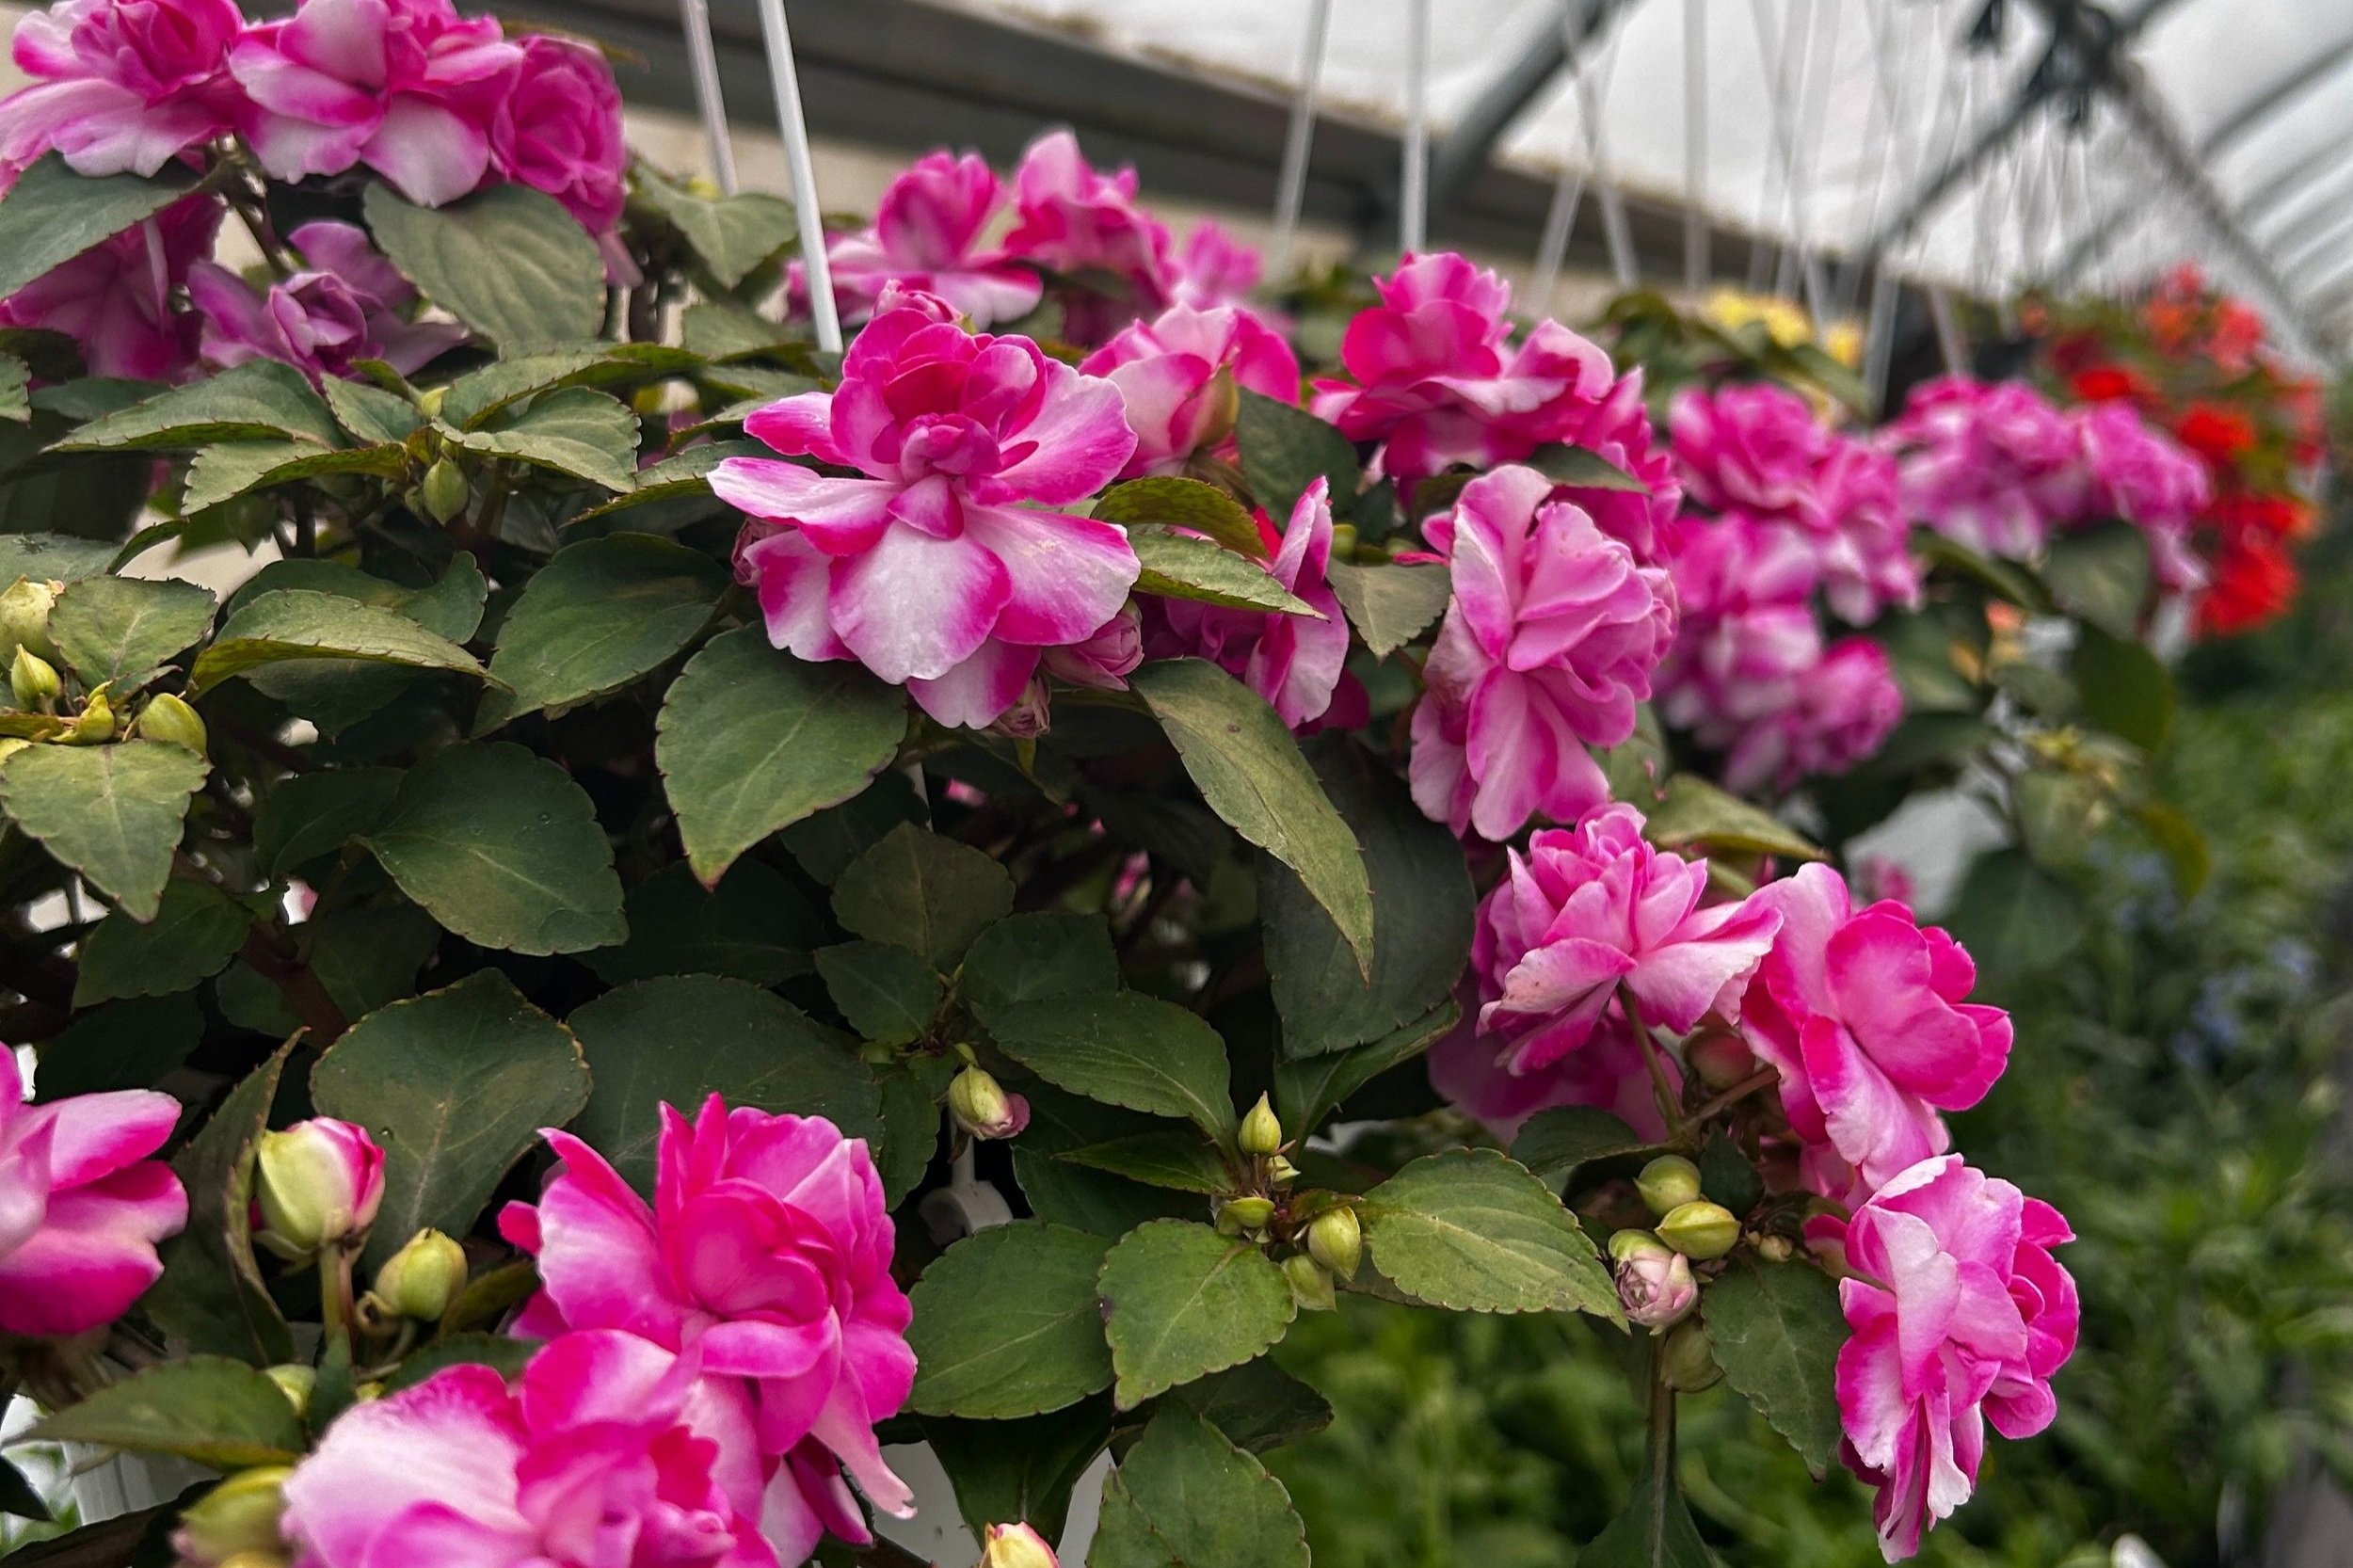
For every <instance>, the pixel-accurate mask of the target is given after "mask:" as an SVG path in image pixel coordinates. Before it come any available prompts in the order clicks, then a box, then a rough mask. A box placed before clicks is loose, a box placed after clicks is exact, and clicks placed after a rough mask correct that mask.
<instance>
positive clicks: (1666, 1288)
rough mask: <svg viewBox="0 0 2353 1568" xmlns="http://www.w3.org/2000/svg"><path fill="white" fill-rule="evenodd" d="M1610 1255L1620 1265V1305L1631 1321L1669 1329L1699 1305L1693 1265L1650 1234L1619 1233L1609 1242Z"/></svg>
mask: <svg viewBox="0 0 2353 1568" xmlns="http://www.w3.org/2000/svg"><path fill="white" fill-rule="evenodd" d="M1609 1256H1611V1257H1613V1258H1615V1259H1616V1260H1617V1264H1618V1271H1617V1272H1618V1304H1619V1305H1621V1306H1623V1307H1625V1315H1626V1318H1627V1319H1628V1320H1630V1321H1633V1322H1636V1323H1640V1324H1641V1326H1642V1327H1644V1328H1647V1329H1653V1330H1664V1329H1669V1328H1672V1327H1673V1326H1674V1325H1675V1324H1677V1323H1679V1322H1681V1321H1682V1320H1684V1319H1686V1318H1688V1317H1689V1316H1690V1315H1691V1309H1692V1308H1693V1307H1694V1306H1697V1305H1698V1304H1699V1300H1700V1288H1699V1282H1698V1281H1697V1280H1694V1279H1693V1278H1692V1277H1691V1265H1690V1262H1689V1260H1688V1259H1687V1258H1685V1257H1684V1256H1683V1255H1682V1254H1681V1253H1679V1252H1676V1251H1675V1250H1674V1249H1673V1247H1670V1246H1668V1245H1667V1244H1666V1243H1665V1242H1664V1241H1661V1240H1658V1238H1657V1237H1656V1236H1653V1235H1651V1234H1650V1233H1649V1232H1648V1231H1643V1230H1622V1231H1620V1232H1618V1234H1617V1235H1615V1236H1613V1237H1611V1238H1610V1239H1609Z"/></svg>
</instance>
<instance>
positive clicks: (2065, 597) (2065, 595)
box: [2042, 522, 2150, 642]
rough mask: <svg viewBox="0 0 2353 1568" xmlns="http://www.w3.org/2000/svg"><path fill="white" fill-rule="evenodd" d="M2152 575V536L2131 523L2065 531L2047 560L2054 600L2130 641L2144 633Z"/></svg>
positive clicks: (2066, 610)
mask: <svg viewBox="0 0 2353 1568" xmlns="http://www.w3.org/2000/svg"><path fill="white" fill-rule="evenodd" d="M2149 579H2150V567H2149V540H2148V537H2147V536H2145V535H2143V534H2142V533H2141V531H2140V530H2139V529H2137V528H2136V527H2134V526H2133V525H2132V524H2131V523H2129V522H2104V523H2102V524H2100V525H2099V526H2098V527H2096V528H2086V529H2080V530H2075V531H2071V532H2067V533H2062V534H2060V535H2059V536H2057V538H2054V539H2053V540H2052V541H2051V548H2050V552H2049V554H2048V555H2046V556H2045V557H2044V559H2043V563H2042V581H2043V582H2044V583H2045V584H2048V585H2049V587H2050V590H2051V600H2052V602H2053V603H2055V604H2057V606H2058V607H2059V609H2060V610H2061V611H2063V612H2064V613H2066V614H2068V615H2071V616H2074V617H2076V618H2077V619H2078V620H2082V621H2086V622H2088V623H2089V624H2090V625H2092V626H2096V627H2098V628H2099V629H2100V630H2101V631H2103V632H2107V633H2108V634H2109V635H2110V636H2112V637H2119V638H2122V639H2123V640H2125V641H2127V642H2129V641H2131V640H2132V639H2133V638H2134V637H2135V636H2137V634H2138V632H2139V630H2140V611H2141V606H2143V605H2144V604H2146V603H2147V602H2148V601H2149Z"/></svg>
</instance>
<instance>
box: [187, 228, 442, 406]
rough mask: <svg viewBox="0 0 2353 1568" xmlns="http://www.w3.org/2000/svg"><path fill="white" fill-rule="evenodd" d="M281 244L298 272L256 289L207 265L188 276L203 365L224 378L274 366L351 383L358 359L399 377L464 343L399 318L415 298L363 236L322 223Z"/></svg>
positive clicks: (438, 326) (432, 326) (435, 327)
mask: <svg viewBox="0 0 2353 1568" xmlns="http://www.w3.org/2000/svg"><path fill="white" fill-rule="evenodd" d="M286 238H287V241H288V243H289V244H291V245H292V246H293V247H294V248H295V249H296V251H297V252H298V253H299V254H300V255H301V257H302V260H303V261H304V263H305V264H306V265H305V267H304V269H303V270H302V271H300V272H297V273H296V274H295V275H294V276H293V277H291V278H286V279H283V280H279V281H276V282H272V283H270V284H268V285H267V286H266V287H265V288H262V289H259V290H257V289H256V288H255V287H254V286H253V285H252V284H250V283H248V282H247V281H246V280H244V279H243V278H241V277H239V276H238V275H237V274H235V273H233V272H232V271H230V270H229V269H228V268H227V267H224V266H221V265H219V264H217V263H214V262H210V261H200V262H198V263H196V264H194V265H193V266H191V267H190V268H189V269H188V300H189V303H190V304H192V305H194V306H195V307H196V309H197V312H198V314H199V315H200V316H201V317H202V318H203V324H204V325H203V336H202V339H201V348H202V353H203V357H204V362H205V363H206V364H208V365H211V366H213V367H214V368H215V369H219V370H226V369H228V368H229V367H230V366H232V365H239V364H243V363H245V362H246V361H247V360H279V361H280V362H281V363H284V364H290V365H293V366H294V367H295V368H296V369H297V370H299V371H301V372H302V373H303V374H304V375H306V376H310V377H311V379H312V380H313V381H317V380H320V379H322V378H323V377H326V376H350V375H352V374H353V370H352V366H353V364H354V363H355V362H356V361H358V360H384V361H385V362H386V363H387V364H390V365H391V366H392V368H393V369H394V370H396V371H399V372H400V373H401V374H402V375H404V376H406V375H408V374H410V373H412V372H414V371H416V370H419V369H421V368H423V367H424V365H425V364H427V363H428V362H430V361H431V360H432V359H433V358H434V357H435V356H436V355H438V354H440V352H441V351H442V350H444V349H447V348H451V347H454V346H456V344H459V343H462V342H464V341H465V337H466V329H465V328H462V327H457V326H455V325H452V324H449V323H446V322H412V321H410V320H409V319H408V317H407V316H406V315H404V314H402V313H401V312H403V311H404V310H405V309H406V308H407V307H408V304H409V302H410V301H412V300H414V299H415V298H416V296H417V291H416V289H415V288H414V287H413V286H412V285H411V284H410V283H409V281H408V279H406V278H403V277H402V276H401V275H400V273H399V271H398V269H396V268H395V267H394V266H393V265H392V263H390V262H388V261H386V260H385V259H384V258H383V257H382V256H381V255H379V254H377V252H376V248H375V247H374V246H373V245H371V244H369V243H368V236H367V232H366V231H364V230H362V229H360V228H358V227H356V226H355V225H352V224H349V223H337V222H334V221H332V220H328V219H322V220H321V221H319V222H316V223H306V224H304V225H303V226H302V227H301V228H299V229H296V230H295V231H294V232H292V233H290V234H288V235H287V236H286Z"/></svg>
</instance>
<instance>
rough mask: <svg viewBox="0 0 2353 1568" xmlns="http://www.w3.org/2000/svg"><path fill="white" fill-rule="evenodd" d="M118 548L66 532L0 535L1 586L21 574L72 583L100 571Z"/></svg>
mask: <svg viewBox="0 0 2353 1568" xmlns="http://www.w3.org/2000/svg"><path fill="white" fill-rule="evenodd" d="M120 548H121V547H120V545H118V544H116V543H115V542H114V541H113V540H111V539H77V538H74V537H73V536H71V535H68V534H0V588H5V587H7V586H8V584H13V583H14V582H15V581H16V580H17V579H18V578H20V577H30V578H35V579H38V580H40V581H41V582H51V583H74V582H79V581H80V580H81V579H83V578H85V577H96V576H98V575H100V574H101V573H103V572H104V570H105V569H106V568H107V566H108V565H109V564H110V563H111V562H112V561H113V560H114V558H115V552H116V551H117V550H119V549H120Z"/></svg>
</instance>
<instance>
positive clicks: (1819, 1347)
mask: <svg viewBox="0 0 2353 1568" xmlns="http://www.w3.org/2000/svg"><path fill="white" fill-rule="evenodd" d="M1700 1310H1701V1312H1702V1314H1703V1315H1704V1316H1705V1320H1706V1323H1707V1337H1708V1340H1709V1342H1710V1343H1711V1344H1712V1345H1714V1347H1715V1350H1716V1365H1717V1366H1719V1367H1721V1368H1723V1369H1724V1381H1725V1382H1726V1383H1729V1384H1732V1386H1733V1387H1735V1388H1737V1389H1738V1390H1739V1391H1740V1395H1741V1397H1742V1398H1744V1399H1746V1400H1748V1401H1749V1403H1751V1404H1753V1405H1754V1406H1756V1408H1757V1411H1758V1413H1759V1414H1760V1415H1762V1416H1764V1417H1765V1419H1766V1420H1767V1421H1769V1422H1770V1423H1771V1424H1772V1428H1773V1430H1774V1431H1775V1432H1779V1433H1781V1434H1782V1435H1783V1436H1784V1437H1786V1438H1787V1439H1789V1446H1790V1447H1791V1448H1795V1449H1797V1450H1798V1452H1799V1454H1800V1455H1801V1456H1802V1457H1803V1458H1804V1460H1805V1466H1806V1468H1807V1469H1809V1470H1811V1471H1813V1472H1814V1479H1815V1480H1821V1478H1822V1476H1823V1475H1824V1473H1825V1472H1827V1471H1828V1470H1829V1468H1830V1464H1831V1461H1832V1460H1833V1459H1834V1458H1836V1457H1837V1455H1838V1442H1839V1438H1840V1437H1841V1436H1842V1435H1843V1429H1842V1428H1841V1426H1840V1424H1839V1419H1838V1392H1837V1377H1838V1351H1839V1347H1840V1346H1842V1345H1844V1344H1845V1343H1846V1342H1847V1338H1848V1333H1847V1319H1846V1315H1845V1314H1844V1313H1843V1312H1841V1311H1840V1310H1839V1306H1838V1287H1836V1286H1835V1285H1833V1284H1832V1283H1831V1282H1830V1278H1829V1276H1828V1275H1826V1274H1824V1273H1822V1272H1820V1271H1819V1270H1817V1269H1812V1268H1808V1267H1806V1266H1805V1265H1803V1264H1800V1263H1782V1264H1773V1263H1760V1262H1758V1261H1757V1260H1756V1259H1755V1258H1753V1257H1751V1256H1747V1255H1745V1254H1743V1255H1741V1256H1736V1257H1735V1258H1733V1260H1732V1266H1731V1267H1730V1268H1729V1269H1727V1270H1726V1271H1725V1272H1724V1273H1723V1275H1722V1276H1721V1278H1719V1279H1718V1280H1716V1281H1715V1283H1714V1284H1712V1285H1710V1286H1709V1287H1708V1288H1707V1289H1706V1290H1705V1292H1703V1293H1702V1295H1701V1297H1700Z"/></svg>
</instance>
